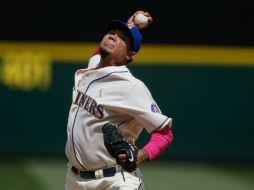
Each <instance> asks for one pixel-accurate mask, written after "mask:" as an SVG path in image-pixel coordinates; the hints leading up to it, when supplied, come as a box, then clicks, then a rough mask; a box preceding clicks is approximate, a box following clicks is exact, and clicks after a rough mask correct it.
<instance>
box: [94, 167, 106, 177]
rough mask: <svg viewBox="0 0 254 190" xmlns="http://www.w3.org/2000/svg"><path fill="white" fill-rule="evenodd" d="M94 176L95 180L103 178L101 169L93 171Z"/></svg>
mask: <svg viewBox="0 0 254 190" xmlns="http://www.w3.org/2000/svg"><path fill="white" fill-rule="evenodd" d="M94 175H95V178H96V179H101V178H103V177H104V175H103V170H102V169H101V170H95V171H94Z"/></svg>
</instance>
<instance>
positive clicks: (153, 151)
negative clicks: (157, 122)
mask: <svg viewBox="0 0 254 190" xmlns="http://www.w3.org/2000/svg"><path fill="white" fill-rule="evenodd" d="M172 140H173V133H172V131H171V129H169V128H168V127H167V126H166V127H164V128H163V129H162V130H161V131H159V130H156V131H154V132H153V133H152V135H151V138H150V140H149V142H148V143H147V144H146V145H145V147H144V148H143V149H144V150H145V151H146V152H147V154H148V157H149V160H152V159H154V158H155V157H157V156H159V155H160V154H161V153H162V152H163V151H164V150H165V149H166V148H167V147H168V146H169V145H170V144H171V142H172Z"/></svg>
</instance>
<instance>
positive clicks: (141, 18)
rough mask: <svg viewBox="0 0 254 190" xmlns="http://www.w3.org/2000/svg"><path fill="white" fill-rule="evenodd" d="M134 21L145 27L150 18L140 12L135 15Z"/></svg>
mask: <svg viewBox="0 0 254 190" xmlns="http://www.w3.org/2000/svg"><path fill="white" fill-rule="evenodd" d="M134 23H135V24H136V25H139V26H140V27H145V26H146V25H147V24H148V18H147V16H145V15H144V14H143V13H139V14H137V15H136V16H135V18H134Z"/></svg>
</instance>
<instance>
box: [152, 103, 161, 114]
mask: <svg viewBox="0 0 254 190" xmlns="http://www.w3.org/2000/svg"><path fill="white" fill-rule="evenodd" d="M151 111H152V112H154V113H157V112H160V110H159V107H158V106H157V105H156V104H155V103H152V104H151Z"/></svg>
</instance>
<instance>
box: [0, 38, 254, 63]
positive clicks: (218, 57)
mask: <svg viewBox="0 0 254 190" xmlns="http://www.w3.org/2000/svg"><path fill="white" fill-rule="evenodd" d="M97 47H98V43H66V42H63V43H61V42H58V43H52V42H0V58H2V57H3V56H5V54H6V53H10V52H17V53H18V52H40V53H42V52H43V53H46V54H48V55H49V56H50V57H51V59H52V60H54V61H59V62H66V63H74V62H85V61H87V60H88V59H89V58H90V57H91V54H92V53H93V52H94V50H95V49H96V48H97ZM134 63H135V64H166V65H172V64H173V65H218V66H219V65H220V66H226V65H228V66H233V65H235V66H254V48H253V47H221V46H194V45H156V44H144V45H143V46H142V48H141V50H140V52H139V53H138V54H137V55H136V58H135V60H134Z"/></svg>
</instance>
